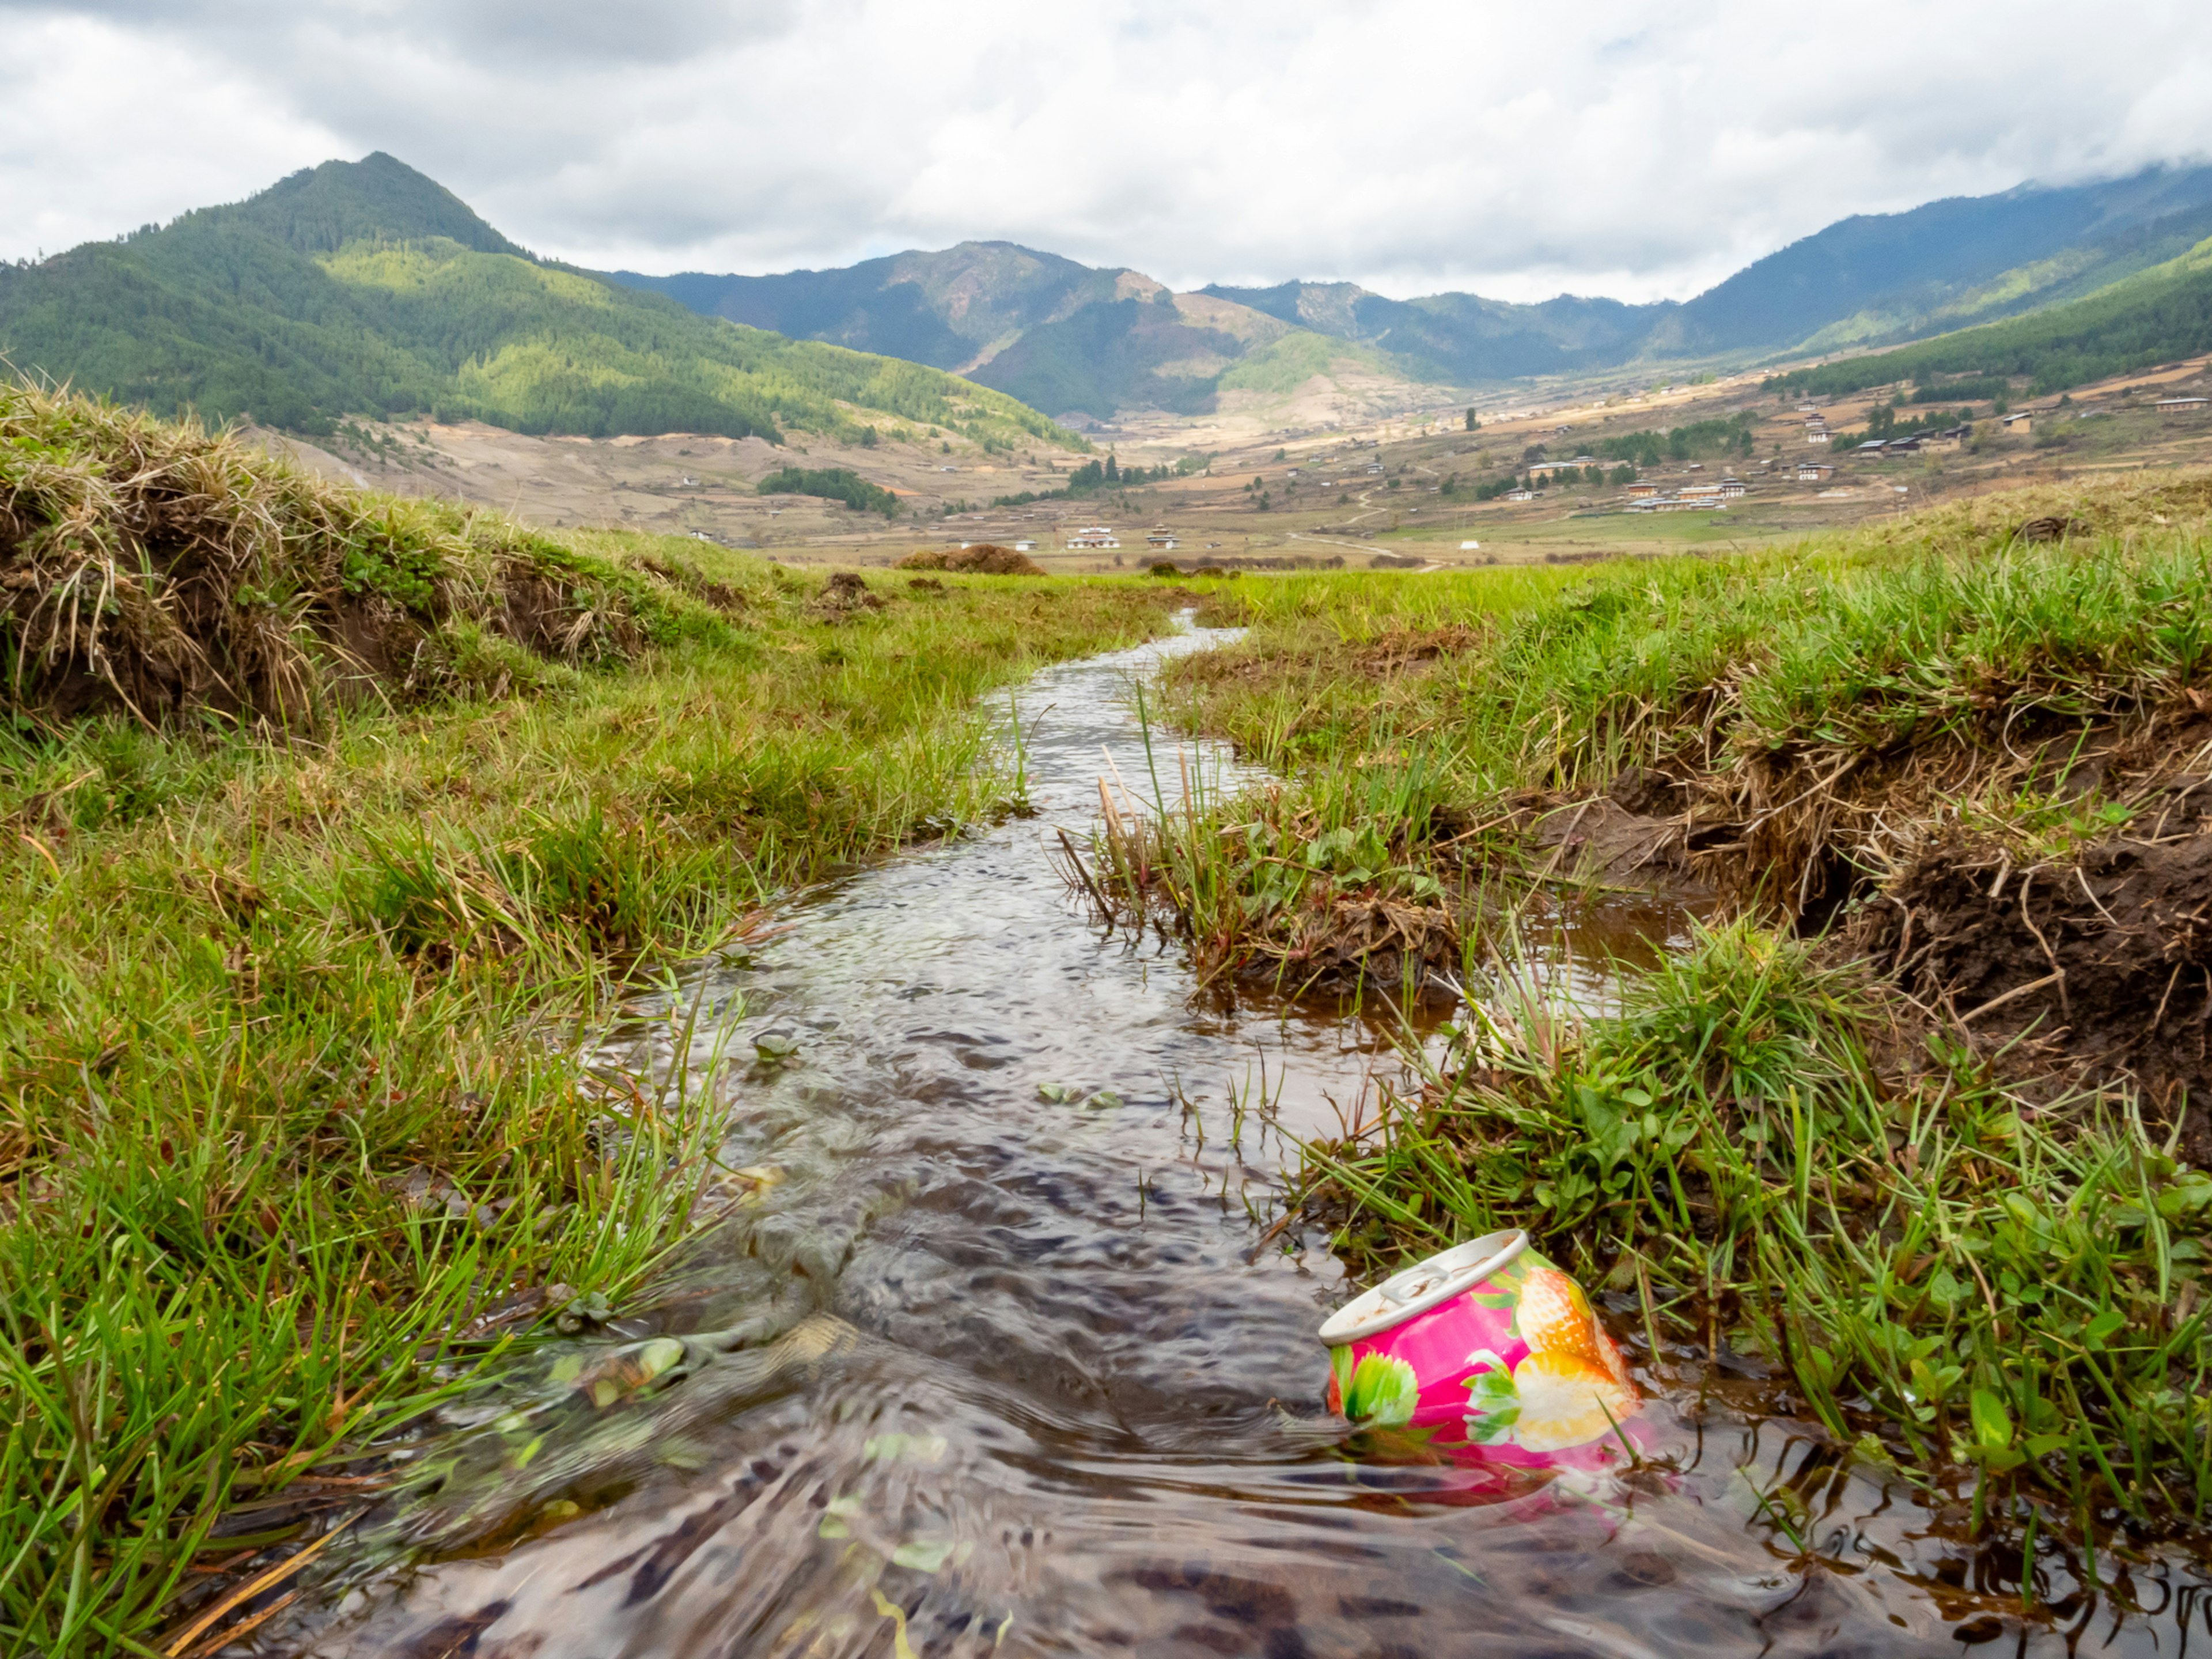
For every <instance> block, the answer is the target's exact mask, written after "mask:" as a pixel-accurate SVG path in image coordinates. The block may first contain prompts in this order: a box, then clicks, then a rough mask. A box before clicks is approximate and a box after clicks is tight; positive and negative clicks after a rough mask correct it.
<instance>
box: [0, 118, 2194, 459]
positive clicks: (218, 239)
mask: <svg viewBox="0 0 2212 1659" xmlns="http://www.w3.org/2000/svg"><path fill="white" fill-rule="evenodd" d="M2208 238H2212V167H2153V168H2148V169H2146V170H2145V171H2143V172H2142V173H2136V174H2135V175H2133V176H2131V177H2130V178H2127V179H2112V180H2106V181H2103V182H2100V183H2095V184H2089V185H2069V186H2063V187H2056V188H2046V187H2044V186H2022V187H2021V189H2018V190H2015V191H2006V192H2004V193H2002V195H1998V196H1990V197H1956V198H1952V199H1948V200H1946V201H1941V202H1931V203H1929V204H1926V205H1924V206H1923V207H1919V208H1916V209H1913V210H1911V211H1910V212H1906V213H1899V214H1890V215H1879V216H1858V217H1855V218H1851V219H1846V220H1844V221H1841V222H1838V223H1837V224H1834V225H1832V226H1830V227H1828V228H1826V229H1825V230H1823V231H1821V232H1820V233H1818V234H1815V235H1813V236H1809V237H1807V238H1804V239H1803V240H1801V241H1798V242H1796V243H1793V244H1791V245H1790V246H1788V247H1785V248H1783V249H1780V250H1778V252H1774V253H1772V254H1770V255H1768V256H1766V257H1765V258H1762V259H1759V260H1758V261H1755V262H1754V263H1753V264H1750V265H1748V266H1747V267H1746V268H1745V269H1744V270H1741V271H1739V272H1737V273H1736V274H1735V275H1734V276H1730V277H1729V278H1728V279H1727V280H1726V281H1725V282H1723V283H1719V284H1717V285H1716V286H1715V287H1714V288H1712V289H1709V290H1707V291H1706V292H1705V293H1704V294H1701V295H1698V296H1697V297H1696V298H1694V299H1692V300H1690V301H1686V302H1682V303H1679V304H1677V303H1674V302H1672V301H1668V302H1662V303H1658V304H1652V305H1628V304H1625V303H1623V302H1621V301H1615V300H1608V299H1601V298H1600V299H1591V298H1583V297H1577V296H1573V295H1562V296H1560V297H1559V298H1557V299H1553V300H1548V301H1543V302H1542V303H1541V304H1535V305H1520V304H1513V303H1509V302H1505V301H1495V300H1488V299H1485V298H1482V297H1481V296H1480V295H1469V294H1438V295H1426V296H1424V297H1421V298H1418V299H1413V300H1395V299H1392V298H1389V297H1388V296H1386V295H1378V294H1374V293H1370V292H1369V291H1367V290H1366V289H1361V288H1359V287H1358V286H1357V285H1355V284H1352V283H1306V282H1292V283H1277V284H1274V285H1273V286H1269V287H1225V286H1221V285H1218V284H1217V285H1213V286H1210V287H1207V288H1205V289H1200V290H1198V291H1196V292H1194V293H1188V294H1180V295H1179V294H1174V293H1171V292H1170V291H1169V290H1168V289H1166V288H1165V287H1164V286H1163V285H1162V284H1161V283H1158V282H1157V281H1155V280H1154V279H1153V278H1152V277H1150V276H1146V275H1145V274H1144V273H1143V272H1141V271H1137V270H1130V269H1127V268H1117V269H1104V268H1099V267H1093V266H1088V265H1085V264H1079V263H1078V262H1077V261H1075V260H1072V259H1067V258H1061V257H1060V256H1059V255H1056V254H1052V253H1046V252H1037V251H1036V250H1034V249H1030V248H1024V247H1022V246H1018V245H1016V244H1013V243H1011V242H963V243H962V244H960V245H958V246H956V247H953V248H949V249H945V250H943V251H940V252H908V253H902V254H896V255H893V256H890V257H889V258H881V259H872V260H868V261H866V262H863V263H862V264H856V265H853V266H848V267H845V268H842V269H839V270H823V271H788V272H784V273H782V274H781V275H777V276H710V275H704V274H700V273H690V274H685V275H680V276H665V277H655V276H640V275H638V274H636V273H635V272H616V273H612V274H602V273H598V272H593V271H588V270H580V269H578V268H575V267H573V266H569V265H565V264H560V263H558V262H556V261H553V260H549V259H544V258H538V257H537V256H535V255H533V254H532V253H530V252H528V251H527V250H526V249H524V248H523V247H521V246H520V245H518V244H517V243H515V242H513V240H510V239H508V238H507V236H505V235H503V234H501V232H499V231H498V230H496V229H495V228H493V227H492V226H491V225H489V224H488V223H486V222H484V221H483V219H482V218H481V217H480V216H477V214H476V213H475V212H474V211H473V210H471V209H470V208H469V206H468V205H467V204H465V203H464V202H463V201H461V200H460V198H459V197H456V196H455V195H453V192H451V191H447V189H445V188H444V187H443V186H442V185H438V184H437V183H435V181H434V180H431V179H428V178H425V177H424V176H423V175H422V173H417V172H416V171H415V170H414V169H413V168H410V167H406V166H405V165H404V164H403V163H401V162H399V161H396V160H394V159H393V158H392V157H391V156H389V155H383V154H381V153H379V154H375V155H369V156H368V157H366V158H365V159H363V160H362V161H357V162H343V161H333V162H328V163H325V165H323V166H322V167H315V168H312V169H308V170H305V171H302V172H301V173H295V174H294V175H292V176H291V177H289V178H288V179H283V180H281V181H279V182H278V183H277V184H276V185H273V186H271V187H270V189H268V190H266V191H262V192H260V193H259V194H258V195H256V196H254V197H252V198H250V199H248V200H246V201H244V202H240V203H235V204H229V205H227V206H222V207H210V208H204V209H200V210H195V211H192V212H190V213H187V214H185V215H183V216H181V217H179V219H177V220H175V221H174V222H172V223H170V224H169V225H167V226H165V227H161V228H150V227H149V228H147V229H145V230H142V231H139V232H137V233H133V234H131V235H129V236H127V237H124V238H121V239H118V240H115V241H109V242H91V243H87V244H84V245H83V246H80V247H77V248H74V249H71V250H70V251H69V252H66V253H64V254H58V255H56V256H55V257H54V258H50V259H46V260H43V261H41V262H40V263H39V264H35V265H30V264H15V265H0V356H4V357H5V358H6V360H7V361H8V362H11V363H12V364H13V366H14V367H15V368H16V369H17V370H20V371H24V372H29V373H33V374H44V375H47V376H50V377H52V378H53V379H55V380H64V381H68V382H70V383H71V384H73V385H76V386H79V387H81V388H82V389H86V390H90V391H96V392H106V393H108V394H111V395H112V396H115V397H117V398H123V399H125V400H128V401H132V402H137V403H143V404H147V405H148V406H149V407H151V408H153V409H155V410H157V411H160V412H162V413H173V412H176V411H178V410H182V409H185V408H194V409H197V410H200V411H201V412H202V413H203V414H205V415H208V416H213V417H216V418H228V417H229V416H237V415H246V414H250V415H252V416H254V417H255V418H257V419H259V420H262V421H264V422H268V423H270V424H272V425H277V426H284V427H289V428H294V429H295V430H301V431H307V432H313V431H317V430H320V429H326V428H328V427H329V425H330V424H331V422H333V421H334V420H336V419H338V418H341V417H343V416H349V415H357V414H371V413H377V412H385V413H398V412H405V411H425V412H435V413H438V414H441V415H443V416H453V417H459V416H476V417H478V418H481V419H483V420H486V421H489V422H494V423H495V424H499V425H502V426H507V427H512V428H515V429H518V430H521V431H526V432H544V433H576V434H589V435H609V434H613V433H618V432H638V433H651V432H665V431H700V432H714V433H720V434H724V435H730V436H744V435H761V436H764V437H769V438H771V439H774V438H777V437H780V435H781V432H782V431H783V430H784V429H785V428H788V427H793V426H796V427H799V428H806V429H811V430H816V431H820V432H823V433H825V434H831V435H837V436H841V437H844V438H848V439H860V438H864V437H865V436H866V428H867V427H868V426H869V425H871V424H874V423H876V422H878V421H879V420H880V421H888V422H894V423H899V424H903V425H905V426H907V427H909V428H912V427H920V428H928V427H938V428H947V429H951V430H957V431H960V432H963V433H964V434H967V435H969V436H971V437H974V438H975V439H976V441H979V442H982V443H985V444H987V445H989V446H992V447H1000V448H1003V447H1008V446H1010V445H1012V444H1014V443H1017V442H1022V441H1028V440H1030V439H1032V438H1042V439H1044V440H1045V441H1048V442H1054V443H1075V442H1078V440H1076V439H1075V438H1073V435H1071V434H1069V433H1068V432H1066V431H1065V430H1064V429H1062V428H1060V426H1058V425H1055V424H1054V422H1053V421H1052V420H1051V419H1048V418H1047V417H1048V416H1083V417H1086V418H1090V419H1097V420H1105V419H1109V418H1111V417H1113V416H1115V415H1116V414H1118V413H1120V412H1121V411H1124V410H1170V411H1175V412H1179V413H1186V414H1201V413H1206V412H1232V411H1236V410H1244V411H1246V412H1248V413H1249V412H1264V413H1266V414H1267V416H1268V417H1269V418H1270V420H1271V421H1279V420H1282V419H1285V418H1289V419H1310V418H1340V417H1344V416H1348V415H1350V416H1356V415H1357V414H1358V413H1360V412H1364V411H1376V412H1379V411H1382V410H1387V409H1389V408H1393V407H1403V406H1405V405H1406V404H1408V403H1414V402H1418V401H1421V400H1426V399H1432V398H1436V397H1437V396H1439V395H1441V394H1442V392H1443V389H1445V388H1449V389H1451V391H1453V392H1457V391H1459V390H1462V389H1472V388H1474V387H1478V386H1484V385H1496V384H1501V383H1510V382H1513V381H1517V380H1525V379H1527V378H1529V377H1535V376H1546V375H1554V374H1577V373H1589V372H1596V371H1607V370H1612V369H1621V370H1624V371H1627V372H1632V373H1634V374H1639V375H1640V374H1647V373H1648V374H1652V375H1654V376H1655V377H1656V376H1658V375H1663V374H1668V372H1670V368H1672V369H1673V370H1674V372H1680V367H1681V366H1684V365H1688V364H1721V363H1729V364H1752V363H1760V362H1774V361H1777V360H1779V359H1782V358H1784V357H1787V356H1808V355H1812V354H1814V353H1816V352H1833V351H1836V350H1838V349H1841V348H1845V347H1850V348H1856V349H1863V348H1867V347H1883V346H1887V345H1891V344H1893V343H1905V342H1911V341H1914V340H1920V339H1925V340H1927V341H1928V343H1927V346H1926V347H1925V349H1920V348H1913V349H1915V350H1917V351H1919V353H1920V355H1919V356H1913V357H1910V358H1900V359H1899V361H1900V362H1911V363H1918V364H1922V365H1923V366H1924V367H1925V368H1926V369H1927V371H1928V372H1929V373H1930V374H1948V373H1966V372H1969V368H1968V367H1959V368H1954V367H1952V365H1954V364H1958V365H1968V364H1969V360H1970V359H1971V360H1972V364H1974V365H1981V366H1987V365H1991V364H1995V363H1996V362H1999V361H2000V360H2001V359H2002V360H2003V361H2008V362H2013V363H2015V365H2025V366H2021V367H2015V368H2013V369H2010V370H2008V371H2007V372H2008V373H2011V374H2014V375H2015V377H2017V376H2019V375H2021V374H2027V375H2032V376H2033V377H2034V379H2035V380H2036V381H2037V383H2038V384H2050V385H2057V384H2062V383H2078V377H2079V375H2080V374H2081V373H2083V372H2085V369H2084V366H2086V365H2093V364H2100V363H2101V364H2112V363H2125V364H2135V363H2137V362H2148V361H2154V360H2156V359H2158V358H2160V357H2161V356H2167V357H2170V356H2185V355H2189V354H2190V353H2191V352H2192V351H2194V350H2196V349H2199V348H2198V347H2197V346H2196V345H2195V344H2194V343H2193V342H2195V341H2197V339H2198V338H2199V337H2200V335H2202V334H2203V333H2204V330H2205V328H2207V327H2212V324H2206V323H2204V322H2203V317H2205V316H2212V288H2208V287H2207V284H2208V283H2212V277H2208V276H2207V275H2206V270H2205V258H2204V249H2203V246H2200V245H2202V244H2205V243H2206V242H2207V240H2208ZM2006 319H2009V320H2006ZM1980 324H1988V325H1989V326H1988V327H1986V328H1984V327H1977V326H1972V325H1980ZM1929 337H1936V338H1929ZM1960 342H1964V343H1963V344H1961V343H1960ZM2007 354H2010V355H2009V356H2007ZM1972 372H1982V369H1981V368H1973V371H1972ZM1989 372H1996V371H1995V370H1994V369H1993V368H1991V369H1990V370H1989ZM1851 373H1852V374H1864V373H1875V370H1874V369H1872V368H1869V369H1866V370H1853V371H1851ZM2069 376H2071V377H2075V380H2069V379H2068V377H2069ZM1876 383H1879V382H1875V381H1869V382H1865V384H1876ZM1040 411H1042V412H1040Z"/></svg>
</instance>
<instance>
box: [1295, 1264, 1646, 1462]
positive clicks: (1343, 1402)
mask: <svg viewBox="0 0 2212 1659" xmlns="http://www.w3.org/2000/svg"><path fill="white" fill-rule="evenodd" d="M1321 1340H1322V1341H1323V1342H1325V1343H1327V1344H1328V1348H1329V1383H1328V1404H1329V1409H1330V1410H1332V1411H1334V1412H1336V1413H1340V1415H1342V1416H1345V1417H1346V1418H1349V1419H1351V1420H1352V1422H1353V1423H1355V1424H1357V1425H1359V1426H1361V1427H1364V1428H1391V1429H1408V1430H1412V1431H1416V1432H1417V1433H1419V1434H1420V1435H1421V1437H1423V1439H1424V1440H1425V1442H1426V1443H1429V1444H1431V1445H1433V1446H1436V1447H1437V1448H1438V1449H1449V1450H1453V1451H1455V1452H1457V1451H1459V1450H1461V1449H1464V1450H1465V1451H1466V1452H1468V1453H1469V1454H1474V1455H1480V1456H1481V1457H1483V1458H1486V1459H1491V1460H1494V1461H1496V1462H1505V1463H1515V1464H1519V1465H1521V1466H1522V1467H1524V1468H1565V1467H1576V1468H1595V1467H1599V1466H1602V1465H1604V1464H1607V1463H1611V1462H1619V1461H1621V1460H1622V1459H1623V1458H1624V1456H1625V1455H1626V1454H1627V1452H1628V1449H1629V1447H1630V1446H1631V1445H1632V1443H1633V1441H1632V1419H1633V1418H1634V1417H1635V1415H1636V1413H1637V1412H1638V1409H1639V1407H1641V1405H1642V1401H1641V1400H1640V1399H1639V1398H1638V1395H1637V1392H1636V1385H1635V1384H1634V1383H1632V1382H1631V1381H1630V1380H1629V1376H1628V1367H1627V1366H1626V1364H1624V1363H1623V1362H1622V1360H1621V1358H1620V1350H1619V1349H1618V1348H1616V1347H1615V1346H1613V1339H1612V1338H1611V1337H1609V1336H1607V1334H1605V1328H1604V1327H1603V1326H1601V1325H1600V1324H1599V1323H1598V1322H1597V1316H1596V1315H1595V1313H1594V1312H1593V1311H1592V1310H1591V1309H1590V1304H1589V1297H1586V1296H1584V1295H1583V1289H1582V1286H1581V1285H1577V1284H1576V1283H1575V1281H1574V1280H1573V1279H1570V1278H1569V1277H1568V1276H1567V1275H1566V1274H1565V1273H1561V1272H1560V1271H1559V1268H1557V1267H1553V1265H1552V1263H1550V1262H1549V1261H1546V1260H1545V1259H1544V1258H1543V1257H1542V1256H1541V1255H1538V1254H1537V1253H1536V1252H1535V1251H1534V1250H1533V1249H1530V1248H1529V1246H1528V1234H1527V1233H1526V1232H1524V1231H1521V1230H1520V1229H1518V1228H1515V1229H1513V1230H1512V1231H1507V1232H1497V1233H1489V1234H1486V1235H1485V1236H1484V1237H1480V1238H1477V1239H1473V1240H1470V1241H1469V1242H1468V1243H1465V1244H1460V1245H1455V1246H1454V1247H1453V1248H1452V1249H1449V1250H1445V1251H1443V1253H1442V1254H1440V1255H1432V1256H1431V1257H1429V1258H1428V1260H1427V1261H1422V1262H1419V1263H1417V1264H1416V1265H1415V1266H1413V1267H1408V1268H1407V1269H1406V1270H1405V1271H1404V1272H1403V1273H1396V1274H1394V1275H1393V1276H1392V1277H1390V1278H1389V1279H1384V1280H1383V1282H1382V1283H1381V1284H1380V1285H1376V1286H1375V1287H1374V1288H1373V1289H1372V1290H1370V1291H1366V1292H1364V1294H1362V1295H1360V1296H1358V1297H1355V1298H1354V1299H1353V1300H1352V1301H1351V1302H1349V1303H1346V1304H1345V1305H1344V1306H1343V1307H1341V1308H1340V1309H1338V1310H1337V1311H1336V1312H1335V1313H1334V1314H1332V1315H1331V1316H1329V1317H1328V1321H1327V1322H1324V1323H1323V1324H1322V1328H1321Z"/></svg>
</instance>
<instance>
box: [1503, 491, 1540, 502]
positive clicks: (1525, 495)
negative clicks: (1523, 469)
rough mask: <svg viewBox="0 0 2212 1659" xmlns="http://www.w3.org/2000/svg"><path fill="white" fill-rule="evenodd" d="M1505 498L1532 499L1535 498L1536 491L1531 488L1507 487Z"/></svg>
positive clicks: (1510, 499)
mask: <svg viewBox="0 0 2212 1659" xmlns="http://www.w3.org/2000/svg"><path fill="white" fill-rule="evenodd" d="M1505 499H1506V500H1507V501H1534V500H1535V499H1536V492H1535V491H1534V490H1533V489H1509V490H1507V491H1506V492H1505Z"/></svg>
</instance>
